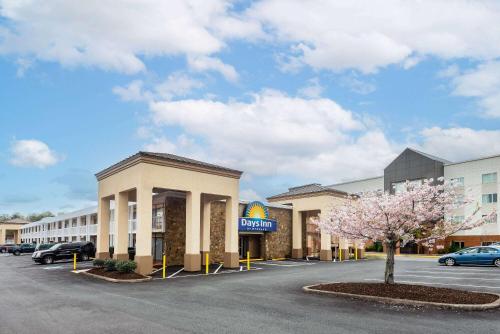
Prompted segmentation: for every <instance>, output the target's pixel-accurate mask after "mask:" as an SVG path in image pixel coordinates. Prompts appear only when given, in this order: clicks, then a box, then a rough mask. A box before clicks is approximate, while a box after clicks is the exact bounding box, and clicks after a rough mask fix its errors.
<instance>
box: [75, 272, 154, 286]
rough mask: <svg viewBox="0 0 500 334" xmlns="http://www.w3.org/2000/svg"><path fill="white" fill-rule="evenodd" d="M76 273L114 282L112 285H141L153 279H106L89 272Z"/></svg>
mask: <svg viewBox="0 0 500 334" xmlns="http://www.w3.org/2000/svg"><path fill="white" fill-rule="evenodd" d="M74 273H75V274H83V275H87V276H90V277H94V278H98V279H102V280H104V281H108V282H112V283H140V282H147V281H150V280H151V279H152V277H150V276H148V277H145V278H137V279H116V278H110V277H104V276H101V275H96V274H92V273H89V272H88V271H87V270H85V271H79V272H74Z"/></svg>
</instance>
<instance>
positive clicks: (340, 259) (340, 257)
mask: <svg viewBox="0 0 500 334" xmlns="http://www.w3.org/2000/svg"><path fill="white" fill-rule="evenodd" d="M339 261H342V248H340V247H339Z"/></svg>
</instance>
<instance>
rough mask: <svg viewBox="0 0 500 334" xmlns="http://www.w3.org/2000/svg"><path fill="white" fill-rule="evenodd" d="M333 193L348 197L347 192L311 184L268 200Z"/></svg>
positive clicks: (294, 188)
mask: <svg viewBox="0 0 500 334" xmlns="http://www.w3.org/2000/svg"><path fill="white" fill-rule="evenodd" d="M322 192H326V193H331V194H336V195H339V194H340V195H347V193H346V192H344V191H340V190H336V189H333V188H330V187H325V186H322V185H321V184H319V183H311V184H305V185H303V186H298V187H292V188H288V191H287V192H284V193H281V194H278V195H273V196H270V197H268V198H267V200H273V199H278V198H281V197H290V196H300V195H308V194H314V193H322Z"/></svg>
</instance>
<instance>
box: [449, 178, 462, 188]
mask: <svg viewBox="0 0 500 334" xmlns="http://www.w3.org/2000/svg"><path fill="white" fill-rule="evenodd" d="M450 181H451V183H453V184H455V186H457V187H463V186H464V178H463V177H455V178H452V179H450Z"/></svg>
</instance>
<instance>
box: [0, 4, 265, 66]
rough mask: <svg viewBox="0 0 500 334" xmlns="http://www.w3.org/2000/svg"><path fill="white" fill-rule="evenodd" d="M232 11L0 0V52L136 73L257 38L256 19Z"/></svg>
mask: <svg viewBox="0 0 500 334" xmlns="http://www.w3.org/2000/svg"><path fill="white" fill-rule="evenodd" d="M231 11H232V1H229V0H189V1H183V0H169V1H155V0H144V1H141V2H140V3H137V1H133V0H122V1H118V2H114V1H98V0H88V1H85V6H82V4H81V3H80V2H73V1H65V0H48V1H44V4H43V6H40V4H39V2H38V1H31V0H26V1H18V0H1V1H0V15H1V17H2V19H3V20H4V21H5V22H6V23H7V25H5V27H4V28H2V29H0V41H1V42H0V53H4V54H10V53H13V54H20V55H23V56H32V57H34V58H36V59H39V60H42V61H54V62H59V63H61V64H62V65H64V66H70V67H72V66H81V65H83V66H95V67H98V68H101V69H104V70H112V71H118V72H122V73H128V74H131V73H137V72H140V71H143V70H144V69H145V67H146V66H145V64H144V62H143V60H142V58H144V57H160V56H165V55H186V56H193V57H197V56H210V55H212V54H215V53H217V52H219V51H220V50H222V49H223V48H224V47H225V46H226V41H225V40H228V39H231V38H245V37H246V36H249V38H250V39H253V38H256V37H258V36H259V35H261V31H260V25H259V23H258V22H257V21H251V20H248V19H245V18H242V17H241V16H237V15H236V14H235V13H232V12H231ZM218 66H219V67H220V65H218ZM227 66H229V65H227ZM212 69H213V68H212ZM220 70H225V71H230V70H228V69H227V68H222V67H221V68H220Z"/></svg>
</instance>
